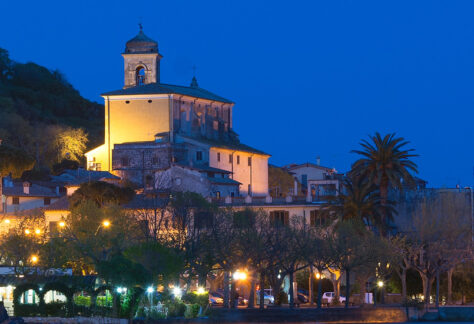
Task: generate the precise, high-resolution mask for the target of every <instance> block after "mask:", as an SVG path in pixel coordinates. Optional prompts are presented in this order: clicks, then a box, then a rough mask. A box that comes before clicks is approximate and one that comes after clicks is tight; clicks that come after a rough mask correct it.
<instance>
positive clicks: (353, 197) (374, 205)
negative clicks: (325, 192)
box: [327, 176, 395, 228]
mask: <svg viewBox="0 0 474 324" xmlns="http://www.w3.org/2000/svg"><path fill="white" fill-rule="evenodd" d="M327 207H329V208H328V209H327V211H328V212H329V213H332V214H334V215H335V216H338V218H340V219H342V220H343V221H361V222H363V223H364V224H365V225H369V226H377V227H379V228H381V227H383V226H384V224H383V222H382V219H383V216H384V215H387V217H388V218H389V219H390V218H391V216H392V214H394V213H395V210H394V208H393V203H392V202H391V201H387V203H386V205H385V206H382V204H381V198H380V192H379V190H378V188H377V186H375V185H374V184H371V183H370V182H368V181H365V179H364V178H362V177H357V176H353V177H352V178H346V179H345V180H344V182H343V190H341V192H340V193H339V195H338V196H335V197H333V198H332V199H330V200H329V205H328V206H327Z"/></svg>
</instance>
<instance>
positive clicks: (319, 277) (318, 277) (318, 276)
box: [316, 272, 321, 280]
mask: <svg viewBox="0 0 474 324" xmlns="http://www.w3.org/2000/svg"><path fill="white" fill-rule="evenodd" d="M316 279H318V280H319V279H321V274H320V273H319V272H316Z"/></svg>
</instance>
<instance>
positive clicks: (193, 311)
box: [184, 304, 201, 318]
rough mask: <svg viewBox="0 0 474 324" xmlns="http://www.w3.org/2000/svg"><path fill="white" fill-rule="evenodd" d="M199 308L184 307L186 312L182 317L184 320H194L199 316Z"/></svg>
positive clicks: (193, 306) (195, 305)
mask: <svg viewBox="0 0 474 324" xmlns="http://www.w3.org/2000/svg"><path fill="white" fill-rule="evenodd" d="M200 309H201V306H199V305H198V304H192V305H186V311H185V312H184V317H186V318H195V317H197V316H198V314H199V310H200Z"/></svg>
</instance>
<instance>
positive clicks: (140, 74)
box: [135, 66, 145, 86]
mask: <svg viewBox="0 0 474 324" xmlns="http://www.w3.org/2000/svg"><path fill="white" fill-rule="evenodd" d="M135 78H136V84H137V86H139V85H144V84H145V68H144V67H143V66H139V67H137V70H136V72H135Z"/></svg>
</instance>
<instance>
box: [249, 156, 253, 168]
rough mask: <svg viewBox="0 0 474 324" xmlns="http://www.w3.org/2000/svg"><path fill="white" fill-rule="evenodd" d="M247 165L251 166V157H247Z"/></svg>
mask: <svg viewBox="0 0 474 324" xmlns="http://www.w3.org/2000/svg"><path fill="white" fill-rule="evenodd" d="M248 165H249V166H252V157H251V156H249V158H248Z"/></svg>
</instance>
